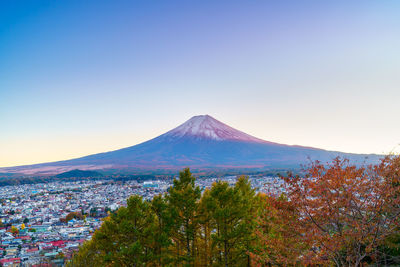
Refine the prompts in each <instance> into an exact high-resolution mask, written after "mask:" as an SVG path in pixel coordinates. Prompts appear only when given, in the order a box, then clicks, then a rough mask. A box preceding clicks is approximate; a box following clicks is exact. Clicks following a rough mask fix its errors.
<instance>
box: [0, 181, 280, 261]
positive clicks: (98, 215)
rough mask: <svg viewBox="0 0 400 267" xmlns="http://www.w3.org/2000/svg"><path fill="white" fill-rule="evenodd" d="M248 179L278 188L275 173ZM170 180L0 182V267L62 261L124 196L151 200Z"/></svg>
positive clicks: (257, 185)
mask: <svg viewBox="0 0 400 267" xmlns="http://www.w3.org/2000/svg"><path fill="white" fill-rule="evenodd" d="M236 179H237V177H236V176H228V177H223V178H208V179H199V180H197V185H198V186H199V187H200V188H201V189H203V190H204V189H205V188H208V187H210V186H211V185H212V183H214V182H216V181H217V180H224V181H228V182H229V183H230V184H234V183H235V181H236ZM250 181H251V183H252V185H253V187H254V188H257V190H262V191H269V192H270V193H271V190H275V191H274V192H275V193H276V194H278V193H279V192H281V191H282V186H281V181H280V179H278V178H275V177H261V178H260V177H250ZM171 185H172V181H171V180H166V181H160V180H154V181H145V182H140V183H139V182H137V181H136V180H129V181H124V182H121V181H114V180H96V181H94V180H81V181H74V182H52V183H38V184H25V185H16V186H4V187H0V266H4V267H6V266H13V267H14V266H64V265H65V263H66V261H67V260H68V259H70V258H71V257H72V255H73V253H74V251H76V250H77V249H78V248H79V246H80V245H81V244H82V243H83V242H85V241H86V240H89V239H90V238H91V236H92V234H93V233H94V231H95V230H96V229H98V228H99V227H100V226H101V223H102V218H104V217H106V216H107V215H108V214H109V213H110V212H113V211H115V210H117V209H118V208H119V207H121V206H126V200H127V199H128V198H129V196H131V195H141V196H142V197H143V198H144V199H149V200H150V199H152V198H153V196H155V195H157V194H162V193H164V192H166V190H168V188H169V187H170V186H171Z"/></svg>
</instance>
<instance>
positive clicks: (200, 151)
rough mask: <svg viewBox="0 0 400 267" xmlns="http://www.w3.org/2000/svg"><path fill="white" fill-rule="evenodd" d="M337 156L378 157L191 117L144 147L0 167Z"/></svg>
mask: <svg viewBox="0 0 400 267" xmlns="http://www.w3.org/2000/svg"><path fill="white" fill-rule="evenodd" d="M336 156H341V157H345V158H348V159H350V160H351V161H355V162H364V161H366V162H372V161H373V162H376V161H377V160H378V159H379V158H380V156H379V155H374V154H371V155H364V154H349V153H342V152H335V151H327V150H323V149H317V148H311V147H303V146H290V145H284V144H278V143H273V142H269V141H265V140H262V139H259V138H256V137H254V136H251V135H248V134H246V133H244V132H242V131H239V130H236V129H234V128H232V127H230V126H228V125H226V124H224V123H222V122H220V121H218V120H216V119H214V118H213V117H211V116H209V115H201V116H195V117H192V118H191V119H189V120H188V121H186V122H185V123H183V124H182V125H180V126H178V127H176V128H174V129H172V130H171V131H169V132H167V133H165V134H162V135H160V136H158V137H156V138H154V139H151V140H149V141H146V142H144V143H141V144H138V145H135V146H131V147H127V148H123V149H119V150H116V151H111V152H106V153H100V154H94V155H90V156H85V157H82V158H77V159H72V160H66V161H59V162H51V163H43V164H35V165H29V166H18V167H11V168H2V169H0V172H3V173H20V174H25V175H53V174H57V173H61V172H65V171H70V170H74V169H80V170H104V171H106V172H110V173H120V172H122V171H123V172H125V173H126V172H140V171H149V170H153V171H157V170H159V171H161V170H177V169H180V168H183V167H190V168H192V169H197V170H201V169H252V170H254V169H271V168H293V167H299V166H300V165H301V164H304V163H307V162H309V160H320V161H330V160H331V159H332V158H334V157H336Z"/></svg>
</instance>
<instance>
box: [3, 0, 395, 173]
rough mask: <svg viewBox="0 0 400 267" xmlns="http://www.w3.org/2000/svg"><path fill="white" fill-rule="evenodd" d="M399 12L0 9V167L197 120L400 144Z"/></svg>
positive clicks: (346, 7)
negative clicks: (208, 117) (205, 117)
mask: <svg viewBox="0 0 400 267" xmlns="http://www.w3.org/2000/svg"><path fill="white" fill-rule="evenodd" d="M398 14H400V2H398V1H316V0H315V1H144V0H143V1H74V0H71V1H11V0H10V1H1V2H0V101H1V102H0V125H1V127H0V166H14V165H21V164H30V163H38V162H46V161H54V160H62V159H68V158H73V157H77V156H83V155H87V154H91V153H96V152H103V151H108V150H113V149H118V148H121V147H126V146H130V145H134V144H137V143H140V142H142V141H145V140H147V139H150V138H152V137H155V136H157V135H159V134H161V133H163V132H165V131H167V130H169V129H171V128H173V127H175V126H177V125H178V124H180V123H183V122H184V121H185V120H187V119H189V118H190V117H191V116H194V115H199V114H210V115H212V116H214V117H215V118H217V119H219V120H221V121H223V122H225V123H227V124H229V125H231V126H233V127H235V128H238V129H240V130H243V131H245V132H247V133H249V134H252V135H255V136H257V137H259V138H263V139H266V140H270V141H275V142H280V143H287V144H300V145H306V146H313V147H320V148H325V149H330V150H340V151H346V152H357V153H387V152H390V151H391V150H392V149H394V148H396V147H397V145H398V143H400V135H399V132H400V125H399V123H398V118H399V115H400V106H399V104H398V101H399V99H400V88H399V87H400V75H399V72H400V53H399V47H400V16H398Z"/></svg>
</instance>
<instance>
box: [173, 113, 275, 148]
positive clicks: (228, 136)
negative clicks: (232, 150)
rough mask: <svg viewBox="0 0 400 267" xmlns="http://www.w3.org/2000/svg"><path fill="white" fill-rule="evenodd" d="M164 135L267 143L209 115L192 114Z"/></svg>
mask: <svg viewBox="0 0 400 267" xmlns="http://www.w3.org/2000/svg"><path fill="white" fill-rule="evenodd" d="M165 136H168V137H174V138H180V137H197V138H205V139H213V140H218V141H223V140H228V141H244V142H256V143H267V141H264V140H262V139H259V138H256V137H254V136H251V135H248V134H246V133H244V132H241V131H239V130H236V129H234V128H232V127H230V126H228V125H226V124H224V123H222V122H220V121H218V120H216V119H214V118H213V117H211V116H209V115H200V116H194V117H192V118H191V119H189V120H188V121H186V122H185V123H183V124H181V125H180V126H178V127H176V128H175V129H173V130H171V131H169V132H167V133H166V134H165Z"/></svg>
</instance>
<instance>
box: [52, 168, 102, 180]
mask: <svg viewBox="0 0 400 267" xmlns="http://www.w3.org/2000/svg"><path fill="white" fill-rule="evenodd" d="M101 176H103V175H102V174H101V173H99V172H96V171H83V170H78V169H76V170H72V171H67V172H62V173H59V174H57V175H56V177H57V178H88V177H101Z"/></svg>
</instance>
